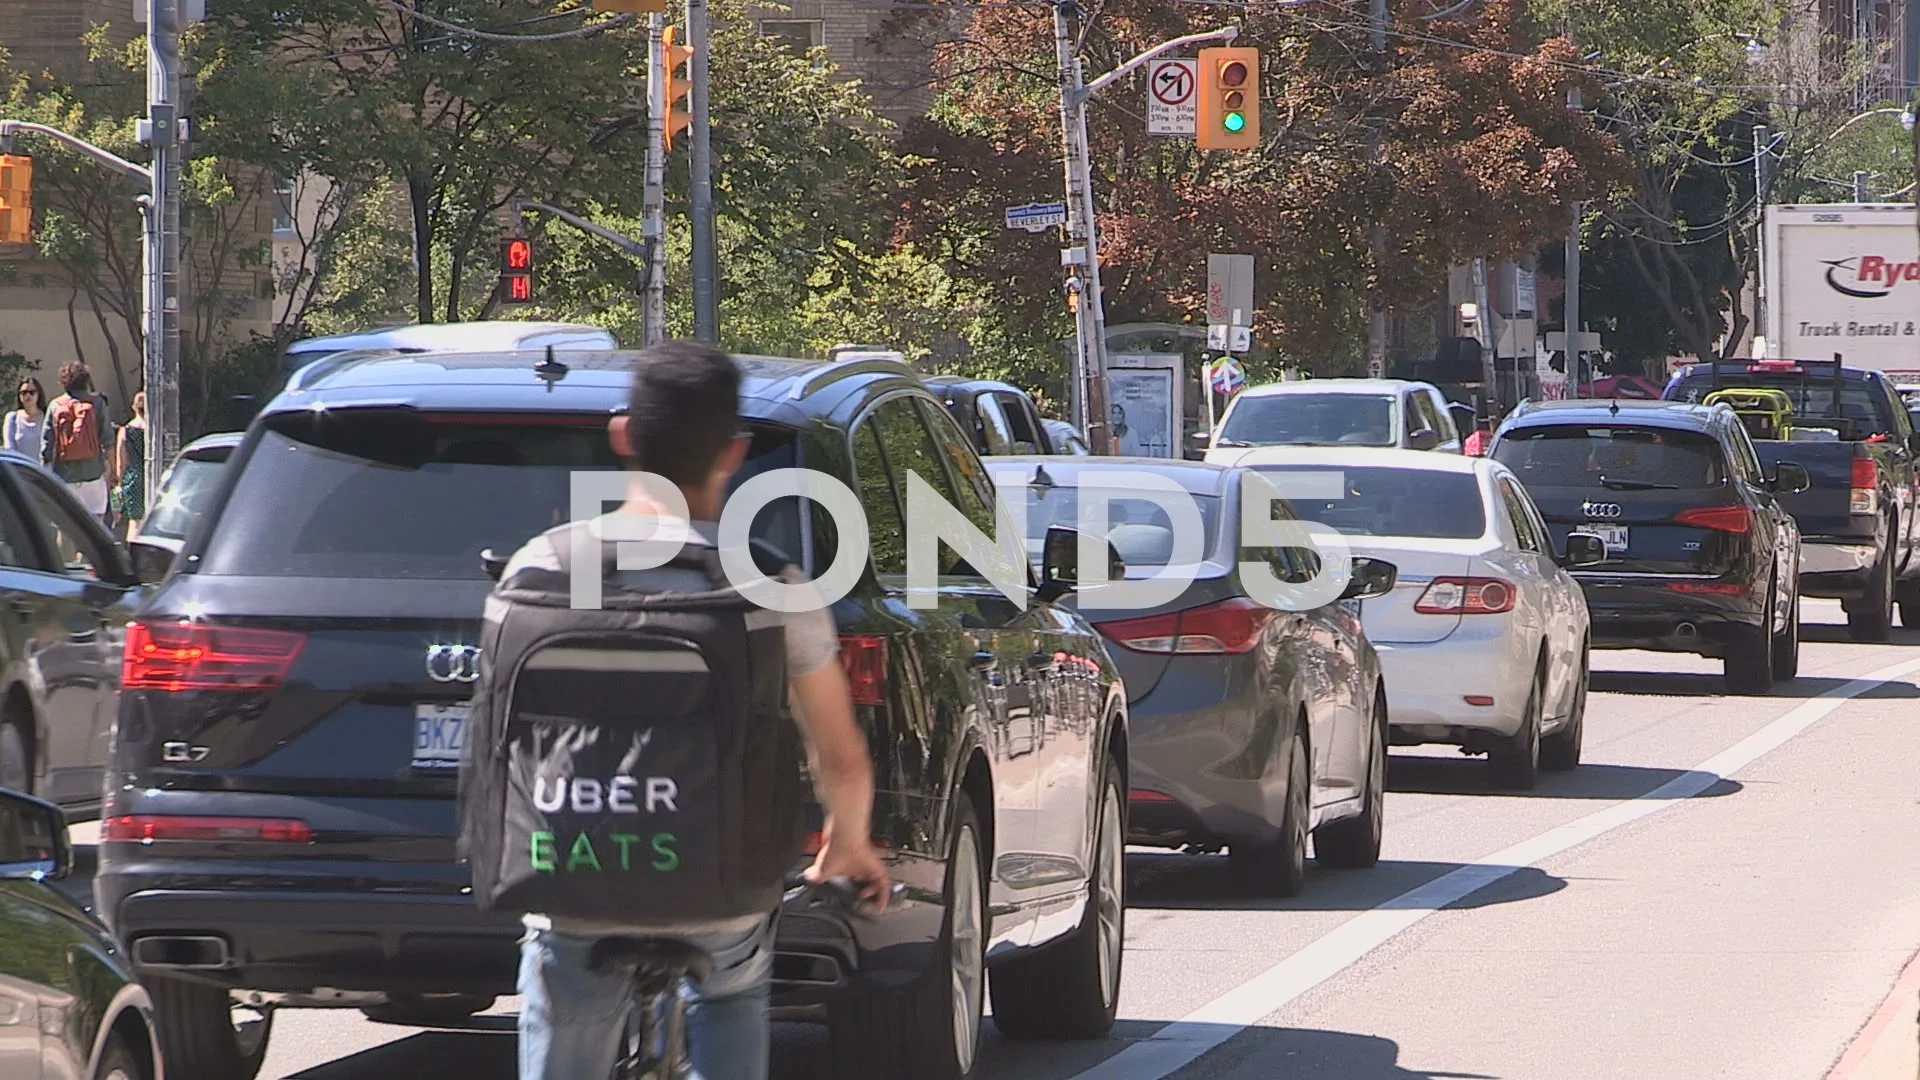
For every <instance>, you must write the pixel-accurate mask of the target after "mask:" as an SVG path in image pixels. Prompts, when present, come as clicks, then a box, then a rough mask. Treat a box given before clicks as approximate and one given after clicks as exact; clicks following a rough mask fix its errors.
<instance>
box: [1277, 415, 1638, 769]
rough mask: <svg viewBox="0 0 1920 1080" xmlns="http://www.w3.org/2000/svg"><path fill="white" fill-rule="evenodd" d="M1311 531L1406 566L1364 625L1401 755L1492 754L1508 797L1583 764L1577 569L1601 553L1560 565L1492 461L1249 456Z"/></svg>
mask: <svg viewBox="0 0 1920 1080" xmlns="http://www.w3.org/2000/svg"><path fill="white" fill-rule="evenodd" d="M1239 464H1240V465H1241V466H1242V467H1246V468H1252V469H1254V470H1257V471H1259V472H1261V473H1263V474H1266V475H1267V477H1268V478H1269V479H1270V480H1272V481H1274V483H1275V486H1277V487H1278V488H1279V489H1280V491H1281V493H1282V494H1284V495H1286V496H1287V498H1288V501H1290V502H1291V503H1292V504H1293V507H1294V510H1295V512H1296V513H1297V514H1298V515H1299V517H1300V519H1301V520H1303V521H1317V522H1320V523H1321V524H1324V525H1327V526H1330V527H1332V528H1334V529H1337V530H1339V531H1340V532H1341V533H1342V534H1344V535H1345V537H1346V539H1347V542H1348V543H1349V544H1350V545H1352V547H1353V554H1355V555H1365V556H1371V557H1376V558H1380V559H1384V560H1386V561H1388V562H1391V563H1393V564H1394V565H1395V566H1398V567H1399V568H1400V575H1399V582H1398V584H1397V585H1395V587H1394V589H1393V591H1392V592H1391V593H1389V594H1388V595H1386V596H1382V597H1378V598H1375V599H1371V600H1367V601H1365V603H1364V606H1363V607H1362V609H1361V619H1362V622H1363V623H1364V624H1365V626H1366V631H1367V637H1368V638H1370V639H1372V641H1373V644H1374V647H1375V648H1376V649H1377V650H1378V651H1379V653H1380V667H1381V671H1382V672H1383V674H1384V675H1385V678H1386V683H1387V702H1388V722H1389V724H1390V725H1391V730H1392V741H1393V743H1394V744H1395V745H1399V746H1413V745H1418V744H1421V743H1448V744H1452V745H1456V746H1460V747H1462V748H1464V749H1465V750H1466V752H1467V753H1470V754H1475V753H1484V754H1486V755H1487V756H1488V759H1489V761H1490V763H1491V765H1492V768H1493V772H1494V776H1495V779H1496V780H1497V781H1498V782H1499V783H1500V784H1501V785H1502V786H1504V787H1509V788H1516V789H1525V788H1530V787H1532V786H1533V784H1534V781H1535V779H1536V777H1537V775H1538V773H1539V771H1540V770H1541V769H1543V768H1544V769H1552V770H1566V769H1572V768H1574V767H1575V766H1577V765H1579V763H1580V740H1581V735H1582V729H1583V727H1584V723H1583V720H1584V715H1585V712H1586V703H1587V650H1588V622H1587V602H1586V599H1585V597H1584V596H1583V595H1582V594H1581V591H1580V586H1579V584H1578V583H1577V582H1575V581H1574V579H1573V578H1572V576H1571V575H1569V574H1568V573H1567V572H1566V569H1565V567H1566V566H1569V565H1586V564H1588V563H1590V562H1595V561H1598V560H1599V559H1601V558H1604V556H1605V548H1604V545H1603V544H1601V542H1600V541H1599V540H1598V539H1597V538H1595V537H1591V536H1587V535H1585V534H1578V533H1576V534H1574V535H1573V536H1572V537H1571V538H1570V540H1569V547H1570V548H1571V549H1572V555H1571V557H1570V558H1569V557H1566V556H1565V554H1564V553H1563V554H1562V556H1561V557H1556V553H1555V552H1554V550H1553V541H1552V539H1551V538H1550V537H1549V535H1548V533H1547V527H1546V524H1545V522H1543V521H1542V520H1541V517H1540V511H1539V510H1538V509H1536V508H1535V507H1534V505H1533V500H1532V499H1530V498H1528V497H1527V493H1526V490H1525V489H1524V488H1523V487H1522V486H1521V484H1520V481H1519V480H1518V479H1516V478H1515V477H1514V475H1513V473H1512V472H1510V471H1508V470H1507V468H1506V467H1505V466H1503V465H1501V464H1500V463H1499V462H1496V461H1492V460H1490V459H1487V458H1470V457H1462V456H1459V455H1455V454H1433V453H1423V452H1420V451H1413V450H1388V449H1379V450H1371V449H1347V448H1340V447H1262V448H1260V449H1258V450H1252V451H1249V452H1248V453H1247V455H1246V456H1245V457H1243V458H1241V459H1240V461H1239Z"/></svg>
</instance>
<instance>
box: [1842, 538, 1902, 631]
mask: <svg viewBox="0 0 1920 1080" xmlns="http://www.w3.org/2000/svg"><path fill="white" fill-rule="evenodd" d="M1887 535H1888V536H1892V535H1893V533H1892V531H1891V530H1889V531H1888V533H1887ZM1847 636H1848V637H1850V638H1852V639H1853V640H1855V641H1885V640H1887V639H1888V638H1889V637H1892V636H1893V550H1892V548H1891V547H1889V548H1888V549H1887V550H1886V551H1883V552H1881V553H1880V561H1879V562H1877V563H1875V564H1874V566H1873V580H1872V581H1871V582H1869V583H1868V585H1867V592H1866V594H1865V595H1863V596H1861V597H1860V599H1859V600H1857V601H1855V602H1854V603H1852V604H1849V605H1847Z"/></svg>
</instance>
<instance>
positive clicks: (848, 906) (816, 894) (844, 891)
mask: <svg viewBox="0 0 1920 1080" xmlns="http://www.w3.org/2000/svg"><path fill="white" fill-rule="evenodd" d="M905 890H906V886H905V885H895V886H894V887H893V889H892V890H891V891H890V893H889V899H898V898H899V897H900V894H901V893H902V892H904V891H905ZM797 891H798V892H799V893H801V894H804V895H806V896H810V897H813V898H815V899H816V900H817V901H819V902H823V903H827V904H831V905H833V906H834V907H837V908H839V909H841V910H842V911H844V912H846V913H847V914H849V915H853V916H856V917H858V918H862V919H870V918H872V917H873V916H874V915H875V914H877V909H876V908H875V907H874V904H873V901H871V900H868V899H867V898H866V897H865V896H863V895H861V894H862V892H863V891H864V886H862V885H861V883H860V882H857V881H855V880H853V879H852V878H849V877H832V878H828V879H826V880H825V881H805V880H802V881H801V882H800V885H799V888H798V890H797Z"/></svg>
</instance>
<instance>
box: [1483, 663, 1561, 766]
mask: <svg viewBox="0 0 1920 1080" xmlns="http://www.w3.org/2000/svg"><path fill="white" fill-rule="evenodd" d="M1546 701H1547V664H1546V661H1545V660H1542V661H1541V662H1540V663H1538V664H1536V665H1534V669H1533V687H1532V688H1531V689H1530V690H1528V691H1527V711H1526V712H1525V713H1524V714H1523V715H1522V716H1521V717H1520V730H1518V731H1516V732H1514V733H1513V734H1511V735H1509V736H1507V737H1506V738H1504V739H1501V740H1500V741H1499V742H1498V743H1497V744H1495V745H1494V747H1493V748H1492V749H1491V750H1489V751H1488V752H1487V767H1488V768H1489V769H1490V770H1491V771H1492V772H1493V782H1494V784H1495V785H1497V786H1499V787H1502V788H1505V789H1507V790H1508V791H1532V790H1533V785H1534V784H1536V783H1538V782H1539V781H1540V722H1541V721H1540V718H1541V714H1542V713H1544V712H1546V709H1547V705H1546Z"/></svg>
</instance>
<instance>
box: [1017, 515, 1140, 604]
mask: <svg viewBox="0 0 1920 1080" xmlns="http://www.w3.org/2000/svg"><path fill="white" fill-rule="evenodd" d="M1102 543H1103V544H1105V546H1106V549H1107V580H1108V581H1118V580H1119V579H1120V578H1122V577H1124V576H1126V572H1127V564H1126V562H1125V561H1123V560H1122V559H1121V558H1120V553H1119V552H1118V551H1116V550H1114V547H1113V545H1112V544H1111V543H1107V542H1106V541H1102ZM1079 588H1080V530H1078V529H1074V528H1069V527H1068V526H1065V525H1049V526H1047V537H1046V539H1045V540H1044V541H1042V543H1041V548H1040V588H1039V589H1038V590H1037V591H1036V592H1035V596H1034V598H1035V599H1037V600H1039V601H1040V602H1041V603H1043V604H1051V603H1053V602H1054V601H1055V600H1058V599H1060V598H1061V597H1063V596H1065V595H1067V594H1068V593H1070V592H1074V591H1076V590H1078V589H1079Z"/></svg>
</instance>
